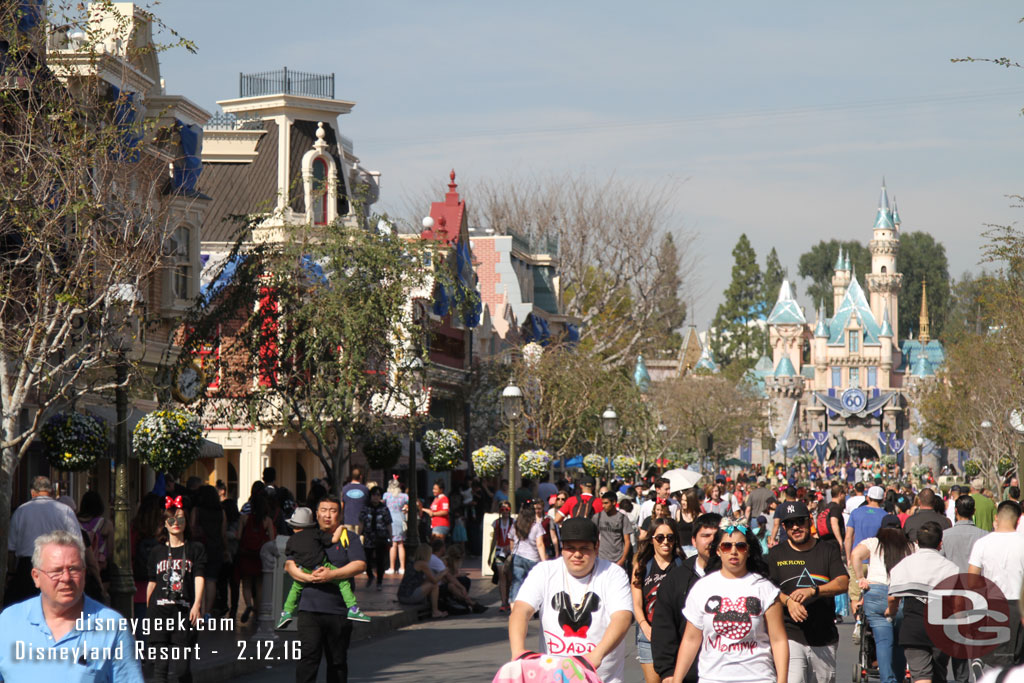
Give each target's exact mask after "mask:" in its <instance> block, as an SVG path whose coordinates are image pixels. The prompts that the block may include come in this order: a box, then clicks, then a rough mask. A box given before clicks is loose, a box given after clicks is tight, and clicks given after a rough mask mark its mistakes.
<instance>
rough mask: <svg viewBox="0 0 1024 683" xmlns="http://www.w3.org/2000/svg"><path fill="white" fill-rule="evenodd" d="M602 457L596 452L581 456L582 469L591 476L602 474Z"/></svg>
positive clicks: (603, 463)
mask: <svg viewBox="0 0 1024 683" xmlns="http://www.w3.org/2000/svg"><path fill="white" fill-rule="evenodd" d="M604 465H605V462H604V457H602V456H600V455H598V454H597V453H591V454H590V455H584V456H583V471H584V472H586V473H587V475H588V476H591V477H600V476H601V475H602V474H604Z"/></svg>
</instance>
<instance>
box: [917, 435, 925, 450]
mask: <svg viewBox="0 0 1024 683" xmlns="http://www.w3.org/2000/svg"><path fill="white" fill-rule="evenodd" d="M923 445H924V437H923V436H919V437H917V447H918V448H920V447H921V446H923Z"/></svg>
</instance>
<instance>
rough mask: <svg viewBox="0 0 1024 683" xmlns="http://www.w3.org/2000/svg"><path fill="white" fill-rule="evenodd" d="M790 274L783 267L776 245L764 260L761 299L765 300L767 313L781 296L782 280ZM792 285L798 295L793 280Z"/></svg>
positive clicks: (794, 294) (794, 293)
mask: <svg viewBox="0 0 1024 683" xmlns="http://www.w3.org/2000/svg"><path fill="white" fill-rule="evenodd" d="M788 275H789V273H788V272H787V270H786V269H785V268H783V267H782V262H781V261H779V254H778V252H776V251H775V247H772V250H771V251H769V252H768V256H767V257H766V258H765V260H764V290H763V292H762V294H761V299H762V301H763V302H764V305H763V307H764V310H765V312H766V313H765V315H767V314H768V313H771V310H772V307H773V306H774V305H775V302H776V301H778V298H779V290H780V289H781V288H782V281H783V280H785V279H786V277H787V276H788ZM790 287H791V288H792V291H793V296H796V285H795V284H793V283H792V282H791V283H790Z"/></svg>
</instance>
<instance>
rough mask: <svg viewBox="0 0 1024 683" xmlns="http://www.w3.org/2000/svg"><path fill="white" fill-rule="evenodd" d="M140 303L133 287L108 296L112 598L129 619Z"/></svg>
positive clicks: (119, 288) (115, 289)
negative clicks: (131, 418)
mask: <svg viewBox="0 0 1024 683" xmlns="http://www.w3.org/2000/svg"><path fill="white" fill-rule="evenodd" d="M138 300H139V294H138V290H137V289H136V288H135V287H134V285H115V286H113V287H111V288H110V291H109V292H108V293H107V301H106V303H107V312H106V314H107V319H108V322H109V324H110V325H111V327H112V328H113V332H112V333H111V336H110V345H111V347H112V349H113V351H114V354H115V360H114V369H115V372H116V377H117V386H116V387H115V388H114V405H115V407H116V409H117V425H116V426H115V429H114V506H113V507H114V567H113V572H112V577H111V581H110V598H111V603H112V606H113V607H114V609H116V610H117V611H118V612H120V613H121V614H122V615H124V616H125V617H126V618H129V619H130V618H131V617H132V616H133V607H134V606H133V604H132V603H133V600H134V595H135V580H134V578H133V577H132V554H131V534H130V530H129V525H130V523H131V504H130V503H129V502H128V353H129V352H130V351H131V350H132V348H133V346H134V344H135V338H136V337H137V336H138V331H137V330H136V329H135V323H136V320H137V319H136V318H135V315H134V309H135V304H136V303H137V302H138Z"/></svg>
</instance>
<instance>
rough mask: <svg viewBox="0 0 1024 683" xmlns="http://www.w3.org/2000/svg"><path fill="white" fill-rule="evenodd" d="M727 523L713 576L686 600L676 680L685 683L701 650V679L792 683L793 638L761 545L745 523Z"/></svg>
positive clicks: (716, 547)
mask: <svg viewBox="0 0 1024 683" xmlns="http://www.w3.org/2000/svg"><path fill="white" fill-rule="evenodd" d="M722 525H723V526H722V528H720V529H719V530H718V533H717V534H716V535H715V540H714V541H712V542H711V548H710V554H711V558H710V560H709V562H708V565H707V570H706V572H707V573H706V574H705V575H704V578H702V579H701V580H700V581H698V582H697V583H696V584H694V586H693V588H691V589H690V594H689V596H688V597H687V598H686V607H685V608H684V609H683V616H685V617H686V622H687V623H686V632H685V633H684V634H683V639H682V641H681V642H680V643H679V652H678V655H677V657H676V668H675V671H674V673H673V676H672V680H674V681H682V680H683V677H684V676H685V675H686V672H687V671H689V670H690V665H691V664H692V663H693V660H694V658H695V657H697V654H698V652H699V653H700V659H699V660H698V663H697V671H698V675H699V677H700V679H701V680H705V679H706V680H713V681H780V682H781V681H786V680H787V678H788V674H789V640H788V638H787V637H786V627H785V625H784V624H783V621H782V605H781V604H780V603H779V589H778V588H777V587H776V586H775V584H773V583H772V582H771V581H769V580H768V563H767V562H765V559H764V556H763V555H762V554H761V544H760V543H758V541H757V539H756V538H754V535H753V533H751V531H750V529H749V528H748V527H747V526H746V525H744V524H739V523H735V522H732V521H729V520H723V521H722ZM773 664H774V666H773Z"/></svg>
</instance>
